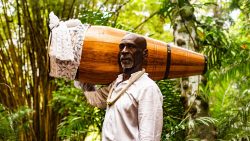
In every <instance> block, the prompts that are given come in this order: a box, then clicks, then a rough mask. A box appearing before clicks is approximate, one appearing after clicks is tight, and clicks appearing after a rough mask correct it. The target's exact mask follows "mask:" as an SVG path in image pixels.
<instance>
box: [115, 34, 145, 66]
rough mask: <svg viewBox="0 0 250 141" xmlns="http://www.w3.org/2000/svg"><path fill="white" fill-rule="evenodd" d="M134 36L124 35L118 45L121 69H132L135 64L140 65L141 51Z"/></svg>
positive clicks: (141, 60) (142, 49)
mask: <svg viewBox="0 0 250 141" xmlns="http://www.w3.org/2000/svg"><path fill="white" fill-rule="evenodd" d="M136 39H138V38H136V36H135V37H134V35H131V36H125V37H124V38H123V39H122V41H121V43H120V45H119V49H120V51H119V61H120V63H121V66H122V68H123V69H132V68H134V67H135V66H137V65H139V66H142V62H143V51H144V50H145V48H143V47H141V45H140V43H137V42H138V40H137V42H136Z"/></svg>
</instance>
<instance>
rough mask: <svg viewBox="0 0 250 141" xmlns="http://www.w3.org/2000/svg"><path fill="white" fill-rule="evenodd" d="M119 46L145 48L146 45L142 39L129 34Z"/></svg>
mask: <svg viewBox="0 0 250 141" xmlns="http://www.w3.org/2000/svg"><path fill="white" fill-rule="evenodd" d="M120 44H134V45H136V46H140V47H146V44H147V43H146V40H145V38H144V37H142V36H140V35H137V34H133V33H130V34H127V35H125V36H124V37H123V38H122V40H121V42H120Z"/></svg>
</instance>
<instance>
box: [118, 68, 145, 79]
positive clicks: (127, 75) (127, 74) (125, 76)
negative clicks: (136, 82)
mask: <svg viewBox="0 0 250 141" xmlns="http://www.w3.org/2000/svg"><path fill="white" fill-rule="evenodd" d="M141 70H142V67H135V68H130V69H123V75H122V76H123V79H122V81H126V80H128V79H129V78H130V76H131V74H133V73H135V72H137V71H141Z"/></svg>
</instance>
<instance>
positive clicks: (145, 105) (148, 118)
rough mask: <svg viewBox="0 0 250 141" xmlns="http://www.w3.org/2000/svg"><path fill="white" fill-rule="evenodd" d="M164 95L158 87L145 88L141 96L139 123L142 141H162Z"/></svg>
mask: <svg viewBox="0 0 250 141" xmlns="http://www.w3.org/2000/svg"><path fill="white" fill-rule="evenodd" d="M162 102H163V98H162V94H161V92H160V90H159V88H158V87H157V86H150V87H147V88H145V89H144V90H143V91H142V92H141V93H140V96H139V103H138V106H139V107H138V121H139V134H140V140H141V141H160V139H161V132H162V125H163V109H162Z"/></svg>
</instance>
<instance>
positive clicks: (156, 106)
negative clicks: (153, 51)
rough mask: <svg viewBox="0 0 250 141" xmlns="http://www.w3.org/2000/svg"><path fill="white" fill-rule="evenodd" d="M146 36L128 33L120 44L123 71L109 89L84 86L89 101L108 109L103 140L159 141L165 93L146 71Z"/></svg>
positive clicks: (120, 61) (103, 129)
mask: <svg viewBox="0 0 250 141" xmlns="http://www.w3.org/2000/svg"><path fill="white" fill-rule="evenodd" d="M146 46H147V43H146V40H145V38H144V37H142V36H139V35H136V34H127V35H125V36H124V37H123V39H122V40H121V42H120V45H119V49H120V50H119V64H120V66H121V68H122V70H123V73H122V74H120V75H119V76H118V77H117V79H116V80H115V81H114V82H113V83H112V84H110V85H109V86H108V87H102V88H100V89H98V90H95V88H94V87H93V85H92V86H91V85H89V84H84V85H83V89H84V91H85V92H84V94H85V96H86V98H87V100H88V102H89V103H90V104H91V105H93V106H96V107H99V108H106V114H105V119H104V123H103V128H102V140H103V141H159V140H160V138H161V131H162V124H163V111H162V101H163V98H162V94H161V92H160V89H159V88H158V86H157V85H156V84H155V82H154V81H153V80H151V79H150V78H149V77H148V74H147V73H145V70H144V69H143V64H144V63H145V62H146V59H147V56H148V50H147V48H146Z"/></svg>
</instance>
